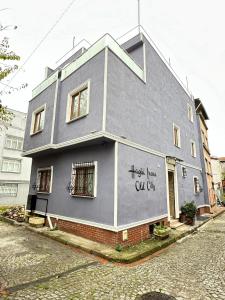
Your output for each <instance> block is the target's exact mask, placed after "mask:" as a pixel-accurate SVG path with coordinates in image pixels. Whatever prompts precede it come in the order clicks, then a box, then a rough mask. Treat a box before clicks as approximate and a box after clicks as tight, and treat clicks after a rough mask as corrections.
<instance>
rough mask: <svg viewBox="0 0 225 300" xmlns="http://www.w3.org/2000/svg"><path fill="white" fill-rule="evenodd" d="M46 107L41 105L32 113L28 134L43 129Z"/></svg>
mask: <svg viewBox="0 0 225 300" xmlns="http://www.w3.org/2000/svg"><path fill="white" fill-rule="evenodd" d="M45 111H46V105H42V106H41V107H39V108H37V109H36V110H35V111H33V113H32V120H31V130H30V134H31V135H34V134H36V133H39V132H42V130H43V129H44V122H45Z"/></svg>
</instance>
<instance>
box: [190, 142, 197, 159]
mask: <svg viewBox="0 0 225 300" xmlns="http://www.w3.org/2000/svg"><path fill="white" fill-rule="evenodd" d="M192 145H193V146H194V153H192ZM191 156H192V157H196V156H197V153H196V143H195V141H193V140H191Z"/></svg>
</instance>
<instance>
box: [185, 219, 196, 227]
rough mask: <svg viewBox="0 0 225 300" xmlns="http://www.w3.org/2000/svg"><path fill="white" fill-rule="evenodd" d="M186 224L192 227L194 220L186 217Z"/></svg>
mask: <svg viewBox="0 0 225 300" xmlns="http://www.w3.org/2000/svg"><path fill="white" fill-rule="evenodd" d="M186 224H187V225H191V226H194V225H195V218H188V217H186Z"/></svg>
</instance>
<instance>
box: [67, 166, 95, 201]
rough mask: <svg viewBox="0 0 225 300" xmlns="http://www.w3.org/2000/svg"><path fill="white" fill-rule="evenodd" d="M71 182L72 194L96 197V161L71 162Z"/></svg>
mask: <svg viewBox="0 0 225 300" xmlns="http://www.w3.org/2000/svg"><path fill="white" fill-rule="evenodd" d="M71 184H72V189H71V195H72V196H81V197H96V162H86V163H75V164H73V169H72V178H71Z"/></svg>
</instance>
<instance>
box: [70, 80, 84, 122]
mask: <svg viewBox="0 0 225 300" xmlns="http://www.w3.org/2000/svg"><path fill="white" fill-rule="evenodd" d="M89 85H90V84H89V81H88V82H86V83H84V84H82V85H81V86H79V87H78V88H76V89H75V90H73V91H71V92H70V93H69V96H68V103H67V116H66V121H67V122H70V121H73V120H76V119H79V118H81V117H84V116H86V115H87V114H88V110H89V89H90V87H89Z"/></svg>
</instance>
